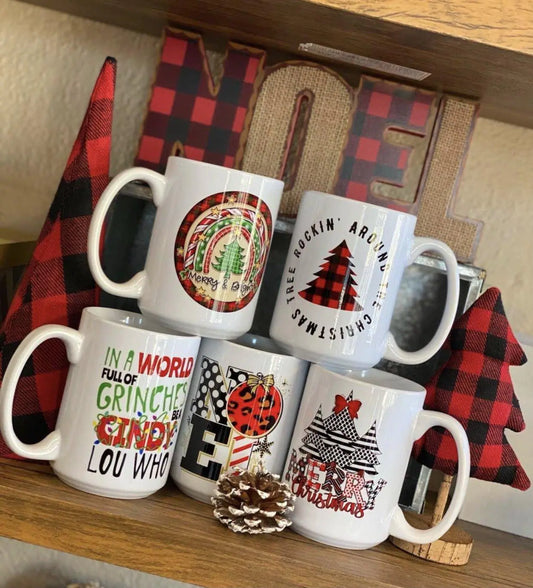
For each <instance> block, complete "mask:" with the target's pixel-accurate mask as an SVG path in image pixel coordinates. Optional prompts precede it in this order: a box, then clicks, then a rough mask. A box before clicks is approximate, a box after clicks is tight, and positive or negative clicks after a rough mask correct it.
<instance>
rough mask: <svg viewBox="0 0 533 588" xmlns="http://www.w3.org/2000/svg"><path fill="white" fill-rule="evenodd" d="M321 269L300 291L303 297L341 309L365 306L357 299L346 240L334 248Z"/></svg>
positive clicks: (315, 302) (353, 309) (358, 309)
mask: <svg viewBox="0 0 533 588" xmlns="http://www.w3.org/2000/svg"><path fill="white" fill-rule="evenodd" d="M329 253H331V255H329V256H328V257H326V258H325V260H324V263H322V265H321V266H320V268H321V269H320V271H318V272H316V273H315V274H314V275H315V276H316V278H315V279H314V280H313V281H312V282H309V284H308V287H307V288H306V289H305V290H302V291H301V292H299V294H300V296H301V297H302V298H305V299H306V300H309V302H312V303H313V304H320V305H321V306H327V307H329V308H336V309H339V310H351V311H360V310H363V307H362V306H361V305H360V304H359V302H358V301H357V300H356V298H357V291H356V289H355V286H357V283H356V281H355V273H354V271H353V269H352V268H353V263H352V261H351V257H352V254H351V252H350V250H349V249H348V245H347V244H346V241H344V240H343V241H342V243H339V245H337V247H335V248H333V249H332V250H331V251H330V252H329Z"/></svg>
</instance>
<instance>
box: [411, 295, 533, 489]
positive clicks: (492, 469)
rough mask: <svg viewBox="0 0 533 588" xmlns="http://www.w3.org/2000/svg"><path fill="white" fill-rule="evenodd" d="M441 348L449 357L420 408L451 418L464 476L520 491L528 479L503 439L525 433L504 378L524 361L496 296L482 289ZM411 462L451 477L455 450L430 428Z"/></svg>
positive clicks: (445, 434)
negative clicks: (466, 469)
mask: <svg viewBox="0 0 533 588" xmlns="http://www.w3.org/2000/svg"><path fill="white" fill-rule="evenodd" d="M445 348H447V349H449V350H450V351H451V355H450V357H449V359H448V361H447V362H446V363H445V365H444V366H443V367H442V368H441V369H440V370H439V371H438V372H437V373H436V374H435V376H434V377H433V379H432V380H431V381H430V382H429V384H428V385H427V386H426V388H427V396H426V401H425V404H424V408H427V409H431V410H438V411H440V412H444V413H447V414H449V415H451V416H453V417H455V418H456V419H457V420H458V421H459V422H460V423H461V424H462V425H463V427H464V428H465V431H466V434H467V436H468V440H469V442H470V455H471V470H470V476H471V477H473V478H478V479H481V480H488V481H491V482H499V483H501V484H509V485H511V486H513V487H515V488H519V489H520V490H526V489H527V488H529V486H530V481H529V478H528V476H527V474H526V472H525V471H524V469H523V468H522V466H521V465H520V462H519V461H518V458H517V456H516V454H515V453H514V451H513V449H512V448H511V446H510V445H509V442H508V441H507V438H506V437H505V429H506V428H507V429H511V430H512V431H517V432H518V431H522V430H523V429H524V428H525V423H524V419H523V416H522V412H521V411H520V405H519V402H518V399H517V397H516V395H515V393H514V390H513V384H512V381H511V376H510V373H509V366H510V365H522V364H524V363H525V362H526V361H527V358H526V356H525V354H524V352H523V350H522V348H521V347H520V344H519V343H518V341H517V340H516V338H515V336H514V335H513V332H512V330H511V327H510V325H509V323H508V321H507V317H506V316H505V311H504V308H503V303H502V299H501V294H500V291H499V290H498V289H497V288H490V289H489V290H487V291H486V292H485V293H484V294H483V295H482V296H481V297H480V298H479V299H478V300H477V301H476V302H475V303H474V304H473V305H472V306H471V307H470V309H469V310H468V311H467V312H466V313H465V314H464V315H463V316H462V317H460V318H459V319H458V320H457V321H456V322H455V324H454V327H453V328H452V330H451V332H450V335H449V337H448V340H447V342H446V344H445ZM413 455H414V457H415V458H416V459H417V460H418V461H419V462H421V463H422V464H423V465H425V466H427V467H429V468H435V469H438V470H440V471H442V472H444V473H445V474H448V475H454V474H455V473H456V472H457V451H456V448H455V444H454V442H453V439H452V438H451V436H450V434H449V433H448V432H447V431H442V430H439V429H431V430H430V431H428V433H426V434H425V435H424V436H423V437H422V438H421V439H419V440H418V441H417V443H416V444H415V447H414V452H413Z"/></svg>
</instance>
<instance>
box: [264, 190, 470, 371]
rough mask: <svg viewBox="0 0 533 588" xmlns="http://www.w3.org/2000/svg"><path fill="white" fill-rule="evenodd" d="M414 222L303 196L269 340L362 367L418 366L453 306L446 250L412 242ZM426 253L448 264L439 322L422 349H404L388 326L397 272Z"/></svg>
mask: <svg viewBox="0 0 533 588" xmlns="http://www.w3.org/2000/svg"><path fill="white" fill-rule="evenodd" d="M415 225H416V217H415V216H413V215H411V214H407V213H404V212H400V211H397V210H393V209H388V208H383V207H381V206H376V205H374V204H368V203H366V202H359V201H356V200H351V199H349V198H342V197H340V196H333V195H330V194H323V193H321V192H312V191H311V192H306V193H305V194H304V195H303V198H302V201H301V204H300V208H299V210H298V215H297V217H296V222H295V226H294V232H293V235H292V239H291V244H290V246H289V252H288V255H287V259H286V263H285V268H284V271H283V274H282V278H281V284H280V288H279V291H278V296H277V299H276V304H275V308H274V313H273V316H272V321H271V325H270V336H271V337H272V339H274V340H275V341H276V342H277V343H278V344H279V345H280V346H281V347H282V348H284V349H285V350H287V351H289V352H290V353H292V354H293V355H295V356H297V357H301V358H302V359H306V360H308V361H312V362H314V363H320V364H323V365H325V366H331V367H335V368H345V369H358V370H362V369H366V368H370V367H372V366H374V365H376V364H377V363H378V362H379V361H380V360H381V359H382V358H385V359H389V360H392V361H396V362H399V363H403V364H419V363H422V362H424V361H426V360H428V359H429V358H430V357H432V356H433V355H434V354H435V353H436V352H437V351H438V350H439V349H440V347H441V346H442V344H443V343H444V340H445V339H446V337H447V335H448V333H449V331H450V329H451V326H452V324H453V321H454V318H455V314H456V311H457V304H458V301H459V272H458V268H457V261H456V259H455V255H454V254H453V252H452V250H451V249H450V248H449V247H448V246H447V245H445V244H444V243H442V242H440V241H437V240H436V239H429V238H425V237H415V236H414V230H415ZM426 251H431V252H432V253H436V254H438V255H440V256H441V257H442V259H443V260H444V263H445V266H446V276H447V296H446V303H445V307H444V311H443V315H442V318H441V321H440V325H439V327H438V329H437V331H436V332H435V334H434V336H433V338H432V339H431V340H430V341H429V342H428V343H427V345H425V346H424V347H423V348H422V349H419V350H416V351H405V350H404V349H401V348H400V347H399V345H398V344H397V343H396V341H395V339H394V337H393V335H392V334H391V333H390V330H389V327H390V323H391V319H392V314H393V311H394V305H395V302H396V296H397V294H398V289H399V287H400V281H401V279H402V275H403V272H404V270H405V268H406V266H407V265H409V264H410V263H412V262H413V261H414V260H415V259H416V258H417V257H418V256H419V255H420V254H422V253H424V252H426Z"/></svg>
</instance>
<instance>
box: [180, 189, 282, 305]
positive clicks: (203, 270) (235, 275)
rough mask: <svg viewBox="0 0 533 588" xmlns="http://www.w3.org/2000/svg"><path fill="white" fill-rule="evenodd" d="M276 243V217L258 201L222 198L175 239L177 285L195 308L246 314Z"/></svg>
mask: <svg viewBox="0 0 533 588" xmlns="http://www.w3.org/2000/svg"><path fill="white" fill-rule="evenodd" d="M271 238H272V215H271V213H270V210H269V208H268V206H267V205H266V204H265V203H264V202H263V201H262V200H261V199H260V198H258V197H257V196H254V195H253V194H248V193H245V192H219V193H217V194H212V195H211V196H208V197H206V198H204V199H203V200H202V201H200V202H199V203H197V204H196V205H195V206H193V208H191V210H190V211H189V212H188V213H187V215H186V216H185V218H184V220H183V222H182V224H181V226H180V227H179V229H178V231H177V234H176V241H175V250H174V261H175V267H176V273H177V276H178V279H179V281H180V283H181V285H182V286H183V288H184V289H185V291H186V292H187V293H188V294H189V296H191V298H193V299H194V300H195V301H196V302H198V303H199V304H201V305H202V306H205V307H206V308H209V309H214V310H216V311H218V312H234V311H236V310H240V309H241V308H244V307H245V306H246V305H247V304H248V303H249V302H250V301H251V300H252V299H253V297H254V295H255V293H256V292H257V289H258V288H259V285H260V283H261V278H262V276H263V271H264V267H265V263H266V259H267V257H268V251H269V249H270V241H271Z"/></svg>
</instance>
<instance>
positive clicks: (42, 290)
mask: <svg viewBox="0 0 533 588" xmlns="http://www.w3.org/2000/svg"><path fill="white" fill-rule="evenodd" d="M115 75H116V62H115V60H114V59H112V58H109V57H108V58H107V59H106V61H105V63H104V65H103V67H102V70H101V72H100V74H99V77H98V80H97V81H96V85H95V87H94V90H93V93H92V96H91V99H90V102H89V106H88V109H87V113H86V115H85V118H84V120H83V123H82V126H81V129H80V131H79V134H78V137H77V139H76V142H75V144H74V147H73V149H72V152H71V154H70V157H69V160H68V162H67V166H66V169H65V171H64V174H63V177H62V179H61V182H60V184H59V188H58V190H57V193H56V195H55V197H54V200H53V201H52V204H51V206H50V210H49V211H48V215H47V217H46V220H45V223H44V226H43V228H42V230H41V234H40V235H39V238H38V240H37V245H36V247H35V251H34V252H33V256H32V258H31V260H30V262H29V264H28V266H27V268H26V271H25V272H24V275H23V276H22V279H21V282H20V284H19V286H18V288H17V291H16V293H15V296H14V298H13V301H12V303H11V306H10V308H9V311H8V314H7V316H6V319H5V321H4V323H3V325H2V328H1V330H0V379H1V377H2V376H3V374H4V372H5V370H6V368H7V365H8V363H9V361H10V359H11V357H12V356H13V353H14V351H15V350H16V348H17V347H18V345H19V343H20V342H21V341H22V340H23V339H24V337H26V335H28V333H30V331H32V330H33V329H35V328H37V327H39V326H41V325H44V324H49V323H55V324H60V325H66V326H69V327H73V328H77V327H78V325H79V320H80V317H81V311H82V309H83V308H85V307H86V306H92V305H95V304H97V303H98V290H97V287H96V284H95V282H94V280H93V278H92V276H91V272H90V270H89V265H88V262H87V235H88V231H89V223H90V219H91V215H92V212H93V210H94V207H95V205H96V203H97V201H98V199H99V197H100V195H101V193H102V191H103V190H104V188H105V187H106V185H107V183H108V182H109V155H110V149H111V123H112V114H113V100H114V93H115ZM68 365H69V364H68V360H67V357H66V352H65V349H64V346H63V344H62V343H61V342H60V341H59V340H57V339H52V340H49V341H47V342H45V343H44V344H43V345H41V346H40V347H38V348H37V349H36V351H35V352H34V353H33V355H32V357H31V358H30V360H29V361H28V363H27V364H26V366H25V368H24V370H23V372H22V376H21V378H20V381H19V384H18V387H17V393H16V396H15V403H14V408H13V426H14V427H15V431H16V432H17V434H18V435H19V437H20V438H21V439H22V441H24V442H26V443H34V442H36V441H39V440H40V439H42V438H43V437H44V436H45V435H46V434H47V433H48V432H49V431H50V430H51V429H52V428H53V427H54V425H55V421H56V418H57V412H58V408H59V404H60V402H61V396H62V392H63V385H64V382H65V379H66V374H67V370H68ZM0 455H2V456H4V457H15V456H13V455H12V454H11V453H10V450H9V449H8V448H7V446H6V445H5V443H4V441H3V440H0Z"/></svg>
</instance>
